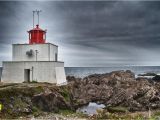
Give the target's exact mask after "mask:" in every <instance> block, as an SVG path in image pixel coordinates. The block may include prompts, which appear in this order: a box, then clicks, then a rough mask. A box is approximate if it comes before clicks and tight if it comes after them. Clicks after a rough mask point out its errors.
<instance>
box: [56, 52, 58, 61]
mask: <svg viewBox="0 0 160 120" xmlns="http://www.w3.org/2000/svg"><path fill="white" fill-rule="evenodd" d="M57 59H58V57H57V53H55V61H57Z"/></svg>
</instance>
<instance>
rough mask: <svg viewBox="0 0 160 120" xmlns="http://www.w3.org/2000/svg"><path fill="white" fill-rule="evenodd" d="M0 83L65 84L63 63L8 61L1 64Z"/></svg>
mask: <svg viewBox="0 0 160 120" xmlns="http://www.w3.org/2000/svg"><path fill="white" fill-rule="evenodd" d="M1 81H2V82H5V83H22V82H32V81H37V82H48V83H55V84H62V83H64V82H66V76H65V71H64V63H63V62H55V61H10V62H3V71H2V77H1Z"/></svg>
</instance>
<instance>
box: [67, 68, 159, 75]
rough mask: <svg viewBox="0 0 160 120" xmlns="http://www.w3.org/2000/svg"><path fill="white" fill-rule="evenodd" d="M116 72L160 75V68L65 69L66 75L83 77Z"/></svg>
mask: <svg viewBox="0 0 160 120" xmlns="http://www.w3.org/2000/svg"><path fill="white" fill-rule="evenodd" d="M117 70H131V71H132V72H134V73H135V75H138V74H144V73H156V74H160V66H124V67H65V72H66V75H67V76H68V75H70V76H76V77H85V76H88V75H91V74H103V73H109V72H112V71H117Z"/></svg>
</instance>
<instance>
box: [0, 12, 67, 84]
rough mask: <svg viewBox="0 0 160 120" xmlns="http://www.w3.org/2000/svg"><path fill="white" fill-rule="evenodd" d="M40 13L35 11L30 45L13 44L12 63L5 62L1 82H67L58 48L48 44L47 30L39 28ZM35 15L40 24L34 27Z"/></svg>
mask: <svg viewBox="0 0 160 120" xmlns="http://www.w3.org/2000/svg"><path fill="white" fill-rule="evenodd" d="M39 12H40V11H37V10H36V11H33V29H31V30H30V31H28V33H29V43H28V44H12V61H4V62H3V70H2V77H1V82H4V83H22V82H32V81H37V82H48V83H55V84H62V83H65V82H66V76H65V70H64V62H60V61H58V46H57V45H54V44H52V43H46V30H43V29H41V28H40V27H39ZM34 13H37V15H38V24H37V25H36V27H34Z"/></svg>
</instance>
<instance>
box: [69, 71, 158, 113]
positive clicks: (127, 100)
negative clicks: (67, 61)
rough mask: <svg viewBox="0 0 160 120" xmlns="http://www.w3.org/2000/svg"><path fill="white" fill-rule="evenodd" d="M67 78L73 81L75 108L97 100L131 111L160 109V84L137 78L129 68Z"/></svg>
mask: <svg viewBox="0 0 160 120" xmlns="http://www.w3.org/2000/svg"><path fill="white" fill-rule="evenodd" d="M70 78H71V79H70ZM67 79H68V80H69V81H71V82H69V84H72V94H73V95H72V96H73V99H74V101H75V102H74V105H75V107H78V106H80V105H85V104H88V103H89V102H91V101H95V102H101V103H103V104H106V106H122V107H127V108H128V110H129V111H143V110H148V109H149V108H151V109H156V108H160V93H159V91H160V89H159V88H160V84H159V83H154V82H149V81H148V80H147V79H146V78H137V79H136V78H135V75H134V73H132V72H131V71H129V70H127V71H114V72H111V73H107V74H94V75H89V76H87V77H85V78H84V79H82V80H80V79H79V78H78V80H77V79H76V78H74V77H67ZM73 79H75V80H73Z"/></svg>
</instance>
